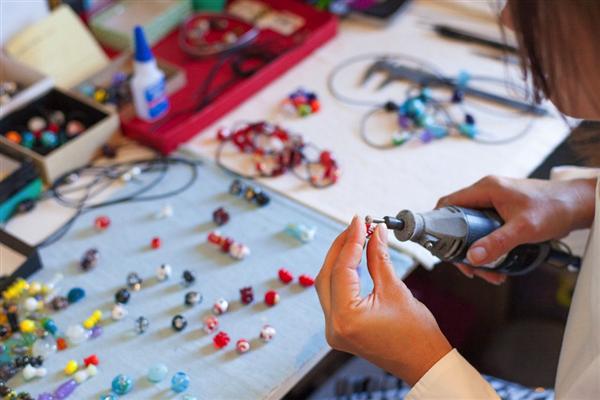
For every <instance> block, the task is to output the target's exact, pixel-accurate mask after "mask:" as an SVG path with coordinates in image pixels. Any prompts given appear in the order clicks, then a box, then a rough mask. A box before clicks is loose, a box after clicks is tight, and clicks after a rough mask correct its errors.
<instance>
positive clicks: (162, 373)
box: [147, 364, 169, 383]
mask: <svg viewBox="0 0 600 400" xmlns="http://www.w3.org/2000/svg"><path fill="white" fill-rule="evenodd" d="M168 373H169V369H168V368H167V366H166V365H164V364H154V365H153V366H151V367H150V368H149V369H148V374H147V378H148V380H149V381H150V382H154V383H158V382H160V381H162V380H163V379H165V378H166V377H167V374H168Z"/></svg>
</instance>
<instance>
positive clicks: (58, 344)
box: [56, 338, 67, 351]
mask: <svg viewBox="0 0 600 400" xmlns="http://www.w3.org/2000/svg"><path fill="white" fill-rule="evenodd" d="M56 348H57V349H58V351H61V350H64V349H66V348H67V341H66V340H65V339H64V338H58V339H56Z"/></svg>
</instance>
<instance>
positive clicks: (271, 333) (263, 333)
mask: <svg viewBox="0 0 600 400" xmlns="http://www.w3.org/2000/svg"><path fill="white" fill-rule="evenodd" d="M276 333H277V331H275V328H273V327H272V326H271V325H265V326H263V327H262V329H261V330H260V335H259V336H260V338H261V339H262V340H263V342H270V341H271V340H273V338H274V337H275V334H276Z"/></svg>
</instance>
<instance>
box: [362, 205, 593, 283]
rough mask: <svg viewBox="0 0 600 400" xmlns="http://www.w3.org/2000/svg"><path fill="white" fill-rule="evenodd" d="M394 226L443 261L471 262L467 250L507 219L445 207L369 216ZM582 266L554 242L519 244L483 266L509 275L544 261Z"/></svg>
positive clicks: (491, 213)
mask: <svg viewBox="0 0 600 400" xmlns="http://www.w3.org/2000/svg"><path fill="white" fill-rule="evenodd" d="M370 222H372V223H377V224H385V225H386V226H387V228H388V229H392V230H393V231H394V234H395V236H396V238H397V239H398V240H400V241H401V242H406V241H409V240H410V241H412V242H415V243H418V244H420V245H421V246H423V247H425V248H426V249H427V250H429V251H430V252H431V254H433V255H434V256H436V257H438V258H439V259H441V260H443V261H449V262H458V263H462V264H467V265H469V262H468V260H467V251H468V250H469V247H471V245H472V244H473V243H474V242H476V241H477V240H479V239H480V238H482V237H484V236H487V235H489V234H490V233H492V232H493V231H495V230H496V229H498V228H500V227H501V226H502V224H503V223H504V222H503V221H502V218H500V216H499V215H498V214H497V213H496V212H495V211H493V210H482V211H480V210H471V209H468V208H462V207H455V206H449V207H443V208H438V209H435V210H432V211H429V212H426V213H414V212H412V211H408V210H404V211H400V212H399V213H398V215H397V216H396V217H395V218H394V217H384V218H381V219H373V218H371V219H370ZM546 263H547V264H552V265H554V266H557V267H569V268H572V269H579V267H580V265H581V259H580V258H579V257H575V256H573V255H571V254H570V252H567V251H564V250H563V249H560V248H557V247H556V246H555V245H554V243H553V242H543V243H530V244H523V245H520V246H518V247H516V248H514V249H513V250H511V251H510V252H509V253H508V254H506V255H504V256H502V257H500V259H498V260H496V261H495V262H493V263H491V264H488V265H485V266H480V268H485V269H489V270H491V271H494V272H499V273H502V274H506V275H523V274H526V273H528V272H530V271H532V270H534V269H535V268H537V267H538V266H540V265H542V264H546Z"/></svg>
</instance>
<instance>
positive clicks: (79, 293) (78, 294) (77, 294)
mask: <svg viewBox="0 0 600 400" xmlns="http://www.w3.org/2000/svg"><path fill="white" fill-rule="evenodd" d="M84 297H85V290H83V289H82V288H79V287H75V288H73V289H71V290H69V293H68V294H67V300H69V303H71V304H73V303H77V302H78V301H79V300H81V299H83V298H84Z"/></svg>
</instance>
